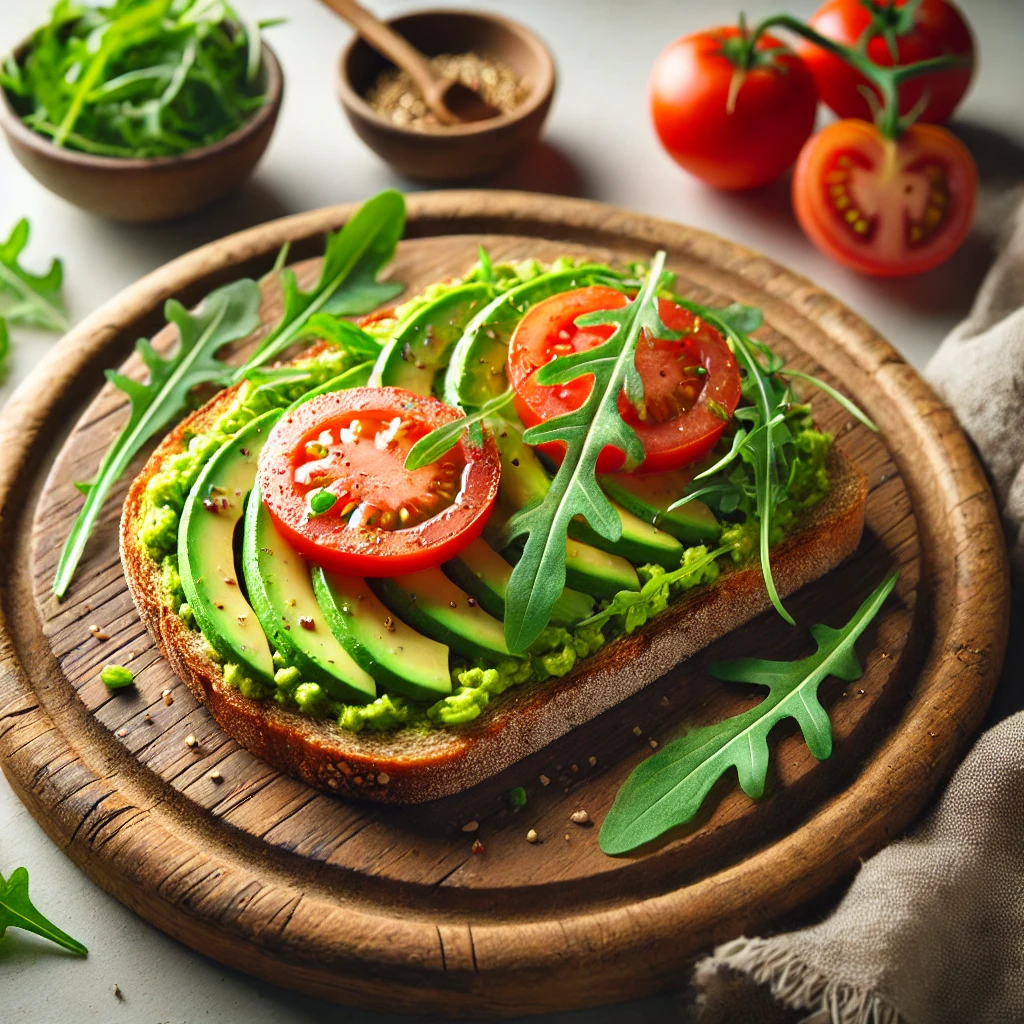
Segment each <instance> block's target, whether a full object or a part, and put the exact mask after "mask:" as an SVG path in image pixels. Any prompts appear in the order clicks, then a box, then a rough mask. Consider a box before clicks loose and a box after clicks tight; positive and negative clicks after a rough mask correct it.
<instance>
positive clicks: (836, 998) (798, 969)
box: [693, 937, 906, 1024]
mask: <svg viewBox="0 0 1024 1024" xmlns="http://www.w3.org/2000/svg"><path fill="white" fill-rule="evenodd" d="M723 967H724V968H729V969H731V970H734V971H740V972H742V973H743V974H746V975H747V976H748V977H749V978H751V979H752V980H753V981H755V982H757V983H758V984H759V985H767V986H768V988H769V990H770V992H771V994H772V996H773V997H774V998H775V999H776V1000H777V1001H778V1002H780V1003H782V1004H783V1005H784V1006H787V1007H788V1008H789V1009H791V1010H814V1011H819V1013H820V1012H822V1011H824V1012H826V1013H827V1014H828V1018H826V1019H830V1020H831V1022H832V1024H906V1021H905V1019H904V1018H903V1017H902V1016H901V1015H900V1013H899V1012H898V1011H897V1010H896V1008H895V1007H894V1006H892V1005H891V1004H890V1003H889V1002H887V1001H886V1000H885V999H884V998H883V997H882V996H880V995H878V993H876V992H871V991H864V990H863V989H859V988H857V987H855V986H853V985H849V984H846V983H845V982H838V981H832V980H830V979H829V978H828V977H827V976H826V975H824V974H822V973H821V972H820V971H817V970H815V969H814V968H813V967H811V966H810V965H809V964H807V963H805V962H804V961H803V960H801V959H800V958H799V957H798V956H797V955H796V954H795V953H793V952H792V951H791V950H789V949H787V948H786V946H785V945H784V944H783V943H781V942H779V940H777V939H759V938H754V939H748V938H745V937H741V938H738V939H734V940H733V941H732V942H727V943H725V944H724V945H721V946H719V947H718V948H717V949H716V950H715V951H714V953H712V955H711V956H709V957H705V958H704V959H703V960H701V961H699V962H698V963H697V966H696V967H695V968H694V974H693V980H694V984H695V986H696V987H697V990H698V992H700V991H702V990H703V989H704V988H705V987H706V986H707V984H708V982H709V981H710V979H711V978H712V976H713V975H715V974H716V973H717V972H718V971H719V969H720V968H723ZM819 1019H820V1017H818V1016H815V1020H819Z"/></svg>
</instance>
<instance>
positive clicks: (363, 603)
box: [313, 566, 452, 701]
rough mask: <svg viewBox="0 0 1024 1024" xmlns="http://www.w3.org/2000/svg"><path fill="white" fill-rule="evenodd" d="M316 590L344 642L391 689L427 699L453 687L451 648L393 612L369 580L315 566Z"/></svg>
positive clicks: (322, 606) (333, 628) (413, 697)
mask: <svg viewBox="0 0 1024 1024" xmlns="http://www.w3.org/2000/svg"><path fill="white" fill-rule="evenodd" d="M313 592H314V593H315V594H316V598H317V602H318V603H319V605H320V610H321V611H322V612H323V614H324V617H325V618H326V620H327V625H328V626H329V627H330V630H331V632H332V633H333V634H334V635H335V636H336V637H337V638H338V641H339V642H340V643H341V645H342V647H344V648H345V650H346V651H348V653H349V654H351V655H352V657H353V659H354V660H355V661H356V663H357V664H358V665H359V666H360V667H361V668H363V669H365V670H366V671H367V672H369V673H370V674H371V675H372V676H373V678H374V679H376V680H377V682H378V683H379V684H380V685H381V686H383V687H384V688H385V689H386V690H388V691H391V692H393V693H397V694H400V695H401V696H403V697H408V698H410V699H411V700H422V701H435V700H440V699H441V698H442V697H445V696H447V695H448V694H449V693H451V692H452V678H451V673H450V672H449V669H448V648H447V647H446V646H445V645H444V644H441V643H438V642H437V641H436V640H431V639H430V638H429V637H426V636H424V635H423V634H422V633H419V632H417V631H416V630H415V629H413V628H412V626H409V625H406V623H405V622H403V621H402V620H401V619H400V618H398V617H397V616H395V615H392V614H391V613H390V612H389V611H388V609H387V608H385V607H384V605H383V604H381V602H380V600H379V598H378V597H377V595H376V594H375V593H374V592H373V591H372V590H371V589H370V588H369V586H368V585H367V583H366V580H364V579H362V578H361V577H359V576H344V575H342V574H341V573H336V572H328V571H327V570H326V569H323V568H321V567H320V566H314V567H313Z"/></svg>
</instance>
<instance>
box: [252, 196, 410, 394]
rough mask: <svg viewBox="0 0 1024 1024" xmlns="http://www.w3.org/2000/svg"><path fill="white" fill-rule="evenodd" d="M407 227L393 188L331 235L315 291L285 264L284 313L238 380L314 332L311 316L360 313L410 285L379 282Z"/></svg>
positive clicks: (361, 208) (360, 209)
mask: <svg viewBox="0 0 1024 1024" xmlns="http://www.w3.org/2000/svg"><path fill="white" fill-rule="evenodd" d="M404 230H405V200H404V199H403V198H402V194H401V193H400V192H395V191H393V190H391V189H389V190H387V191H385V192H381V193H380V194H378V195H376V196H374V197H373V198H372V199H368V200H367V201H366V202H365V203H363V205H362V206H360V207H359V209H358V210H356V212H355V213H354V214H353V216H352V218H351V220H349V222H348V223H347V224H346V225H345V226H344V227H343V228H342V229H341V230H340V231H337V232H335V233H334V234H333V235H328V237H327V246H326V248H325V250H324V257H323V265H322V268H321V271H320V279H319V280H318V281H317V283H316V285H314V287H313V288H312V290H311V291H308V292H304V291H302V289H301V288H299V282H298V278H297V277H296V276H295V271H294V270H292V269H290V268H287V267H286V268H284V269H283V270H281V271H280V273H281V286H282V291H283V296H284V314H283V316H282V317H281V321H280V323H279V324H278V325H277V327H275V328H274V330H272V331H271V332H270V333H269V334H268V335H267V336H266V338H264V339H263V341H262V342H261V343H260V345H259V347H258V348H257V349H256V351H255V352H254V353H253V354H252V356H251V357H250V358H249V360H248V361H247V362H246V363H245V365H244V366H241V367H239V369H238V370H237V371H236V372H235V375H234V379H235V380H236V381H239V380H242V379H243V378H244V377H245V376H247V374H248V373H249V371H250V370H252V369H253V367H256V366H261V365H262V364H264V363H267V362H270V360H272V359H275V358H276V357H277V356H278V355H280V354H281V353H282V352H284V350H285V349H286V348H288V347H289V346H290V345H293V344H295V342H296V341H298V340H299V339H300V338H302V337H304V336H306V337H308V333H307V327H308V324H309V321H310V320H311V319H312V317H313V316H315V315H316V314H318V313H330V314H331V315H332V316H335V317H342V316H355V315H358V314H360V313H368V312H369V311H370V310H371V309H373V308H375V307H376V306H379V305H381V303H384V302H387V301H388V300H389V299H393V298H394V297H395V296H396V295H398V294H399V293H400V292H401V291H402V290H403V288H404V286H403V285H402V284H400V283H399V282H397V281H378V280H377V277H378V275H379V274H380V272H381V271H382V270H383V269H384V268H385V267H386V266H387V265H388V264H389V263H390V262H391V259H392V257H393V256H394V254H395V246H397V245H398V240H399V239H400V238H401V237H402V232H403V231H404Z"/></svg>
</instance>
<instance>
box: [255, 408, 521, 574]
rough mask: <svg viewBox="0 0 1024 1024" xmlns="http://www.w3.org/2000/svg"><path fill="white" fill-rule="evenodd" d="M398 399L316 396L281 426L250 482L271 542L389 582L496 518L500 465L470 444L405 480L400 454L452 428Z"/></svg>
mask: <svg viewBox="0 0 1024 1024" xmlns="http://www.w3.org/2000/svg"><path fill="white" fill-rule="evenodd" d="M459 415H460V414H459V413H458V412H457V411H456V410H454V409H452V408H450V407H449V406H447V405H445V404H444V403H443V402H439V401H438V400H437V399H436V398H429V397H423V396H421V395H415V394H413V393H412V392H411V391H404V390H402V389H401V388H352V389H350V390H348V391H335V392H331V393H329V394H324V395H317V396H316V397H314V398H311V399H310V400H309V401H308V402H305V403H303V404H302V405H300V406H298V407H297V408H296V409H294V410H292V412H290V413H288V414H287V415H286V416H284V417H282V418H281V419H280V420H279V421H278V423H277V425H276V426H275V427H274V429H273V430H272V431H271V432H270V436H269V437H268V438H267V442H266V444H265V445H264V448H263V452H262V454H261V455H260V460H259V470H258V475H257V481H258V484H259V487H260V492H261V494H262V497H263V503H264V505H265V506H266V508H267V511H268V512H269V513H270V515H271V517H272V518H273V520H274V523H275V525H276V526H277V528H278V530H279V531H280V533H281V534H282V535H283V536H284V538H285V539H286V540H287V541H288V543H289V544H291V545H292V546H293V547H294V548H295V549H296V550H297V551H298V552H299V553H300V554H301V555H302V556H303V557H304V558H306V559H308V560H309V561H311V562H314V563H316V564H317V565H322V566H324V568H326V569H331V570H333V571H335V572H343V573H348V574H350V575H355V576H398V575H401V574H403V573H410V572H418V571H419V570H420V569H429V568H431V567H433V566H435V565H440V564H441V563H442V562H445V561H447V560H448V559H450V558H453V557H454V556H455V555H456V554H458V553H459V552H460V551H461V550H462V549H463V548H464V547H466V546H467V545H468V544H469V543H471V542H472V541H473V540H475V539H476V538H477V537H478V536H479V535H480V533H481V531H482V530H483V528H484V524H485V523H486V522H487V519H488V517H489V516H490V514H491V511H492V509H493V508H494V502H495V499H496V498H497V494H498V478H499V475H500V472H501V470H500V463H499V461H498V453H497V449H496V448H495V446H494V442H493V441H492V440H490V439H487V440H485V443H484V444H483V445H482V446H478V445H475V444H473V443H472V441H471V440H470V439H469V437H468V436H464V437H463V439H462V440H461V441H460V442H459V443H458V444H457V445H456V446H455V447H454V448H453V449H452V450H451V451H450V452H448V454H447V455H445V456H444V457H443V458H442V459H440V460H439V461H438V462H436V463H433V464H432V465H429V466H424V467H423V468H421V469H417V470H412V471H410V470H407V469H406V468H405V459H406V456H407V455H408V454H409V449H410V448H411V447H412V446H413V445H414V444H415V443H416V442H417V441H418V440H419V439H420V438H421V437H423V436H424V435H425V434H428V433H429V432H430V431H431V430H434V429H435V428H436V427H439V426H441V425H442V424H445V423H450V422H451V421H453V420H456V419H458V418H459Z"/></svg>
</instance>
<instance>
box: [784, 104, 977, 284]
mask: <svg viewBox="0 0 1024 1024" xmlns="http://www.w3.org/2000/svg"><path fill="white" fill-rule="evenodd" d="M977 187H978V174H977V170H976V168H975V166H974V160H973V159H972V158H971V154H970V153H969V152H968V150H967V148H966V147H965V146H964V144H963V143H962V142H960V140H959V139H957V138H956V136H954V135H952V134H951V133H950V132H948V131H946V129H945V128H938V127H936V126H935V125H927V124H916V125H912V126H911V127H910V128H908V129H907V131H906V132H904V134H903V135H902V136H900V138H899V139H898V140H896V141H893V140H890V139H885V138H883V137H882V135H881V133H880V132H879V131H878V129H877V128H876V127H875V126H874V125H873V124H869V123H868V122H867V121H858V120H846V121H836V122H835V123H834V124H830V125H829V126H828V127H827V128H825V129H823V130H822V131H820V132H819V133H818V134H817V135H815V136H814V138H813V139H811V140H810V141H809V142H808V143H807V145H806V146H805V147H804V149H803V152H801V154H800V160H799V161H798V162H797V166H796V172H795V174H794V176H793V207H794V210H795V211H796V215H797V219H798V220H799V221H800V226H801V227H802V228H803V229H804V233H805V234H806V235H807V237H808V238H810V240H811V241H812V242H813V243H814V244H815V245H816V246H817V247H818V248H819V249H820V250H821V251H822V252H824V253H826V254H827V255H829V256H831V257H832V258H833V259H836V260H838V261H839V262H840V263H845V264H846V265H847V266H849V267H853V269H854V270H860V271H862V272H864V273H867V274H874V275H876V276H880V277H896V276H899V275H903V274H917V273H921V272H922V271H925V270H930V269H931V268H932V267H935V266H938V264H940V263H942V262H943V261H944V260H946V259H947V258H948V257H949V256H951V255H952V254H953V253H954V252H955V251H956V250H957V249H958V248H959V247H960V244H961V243H962V242H963V240H964V239H965V238H966V237H967V234H968V232H969V231H970V229H971V221H972V220H973V217H974V202H975V196H976V193H977Z"/></svg>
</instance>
